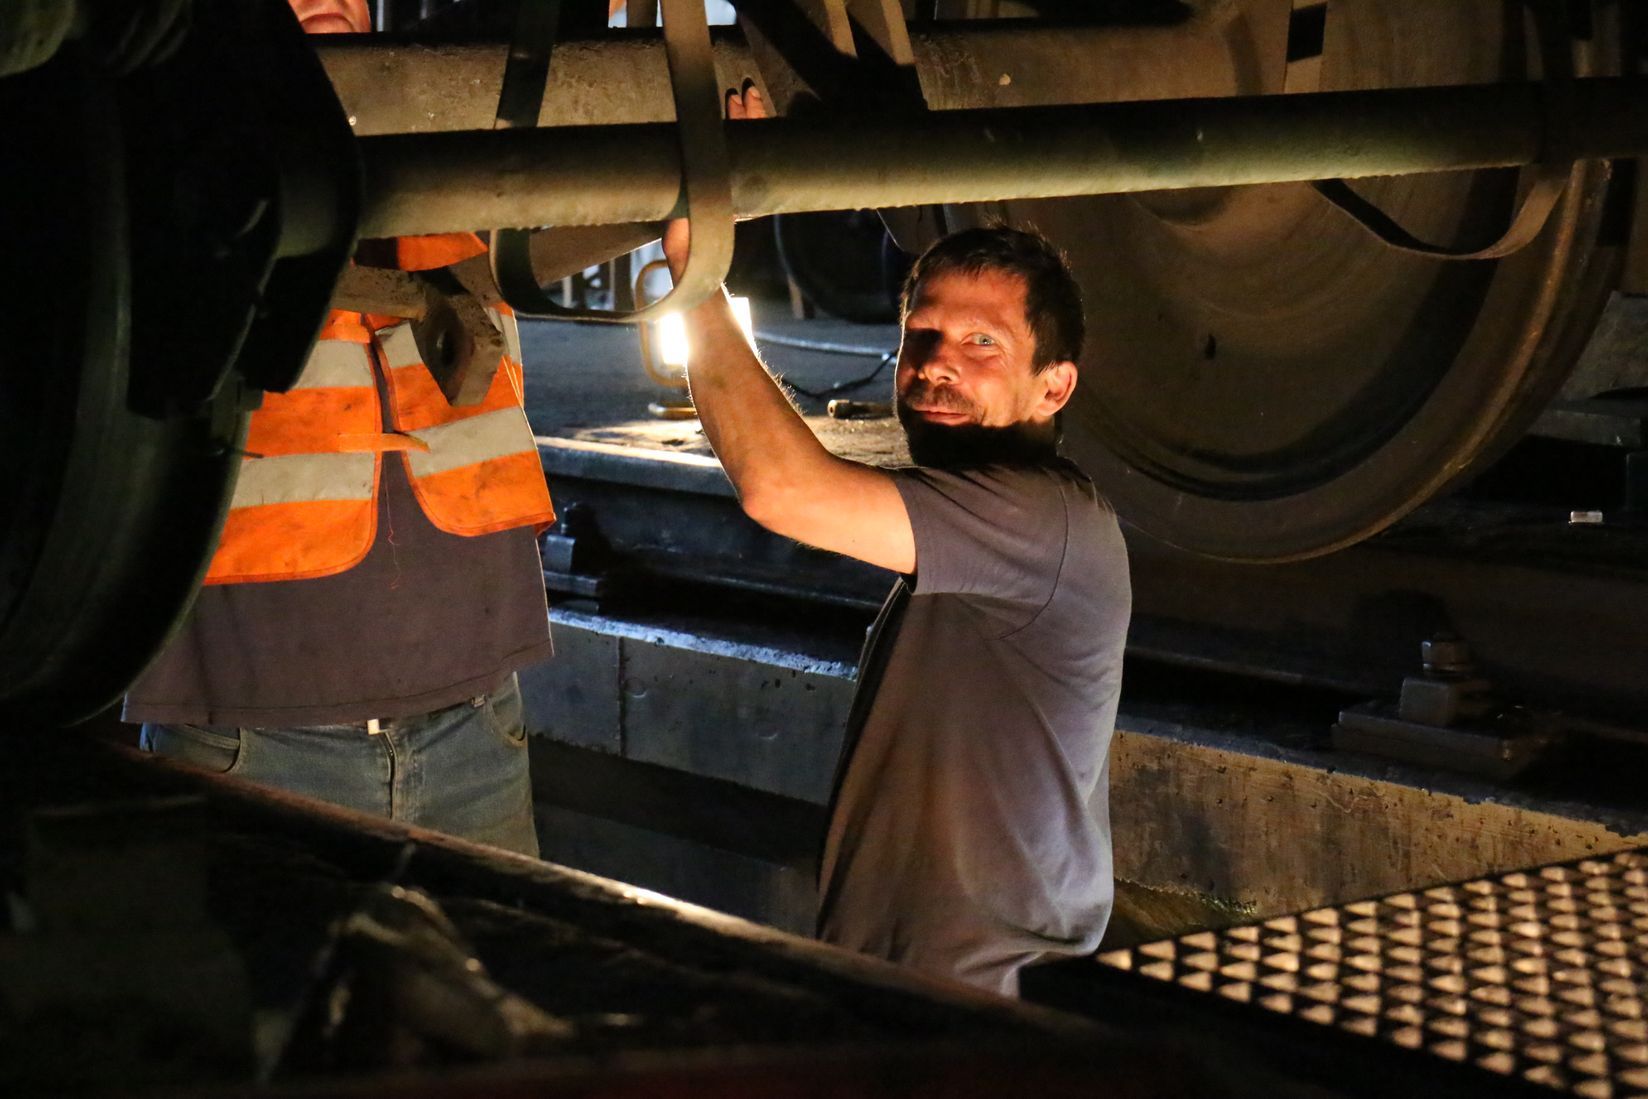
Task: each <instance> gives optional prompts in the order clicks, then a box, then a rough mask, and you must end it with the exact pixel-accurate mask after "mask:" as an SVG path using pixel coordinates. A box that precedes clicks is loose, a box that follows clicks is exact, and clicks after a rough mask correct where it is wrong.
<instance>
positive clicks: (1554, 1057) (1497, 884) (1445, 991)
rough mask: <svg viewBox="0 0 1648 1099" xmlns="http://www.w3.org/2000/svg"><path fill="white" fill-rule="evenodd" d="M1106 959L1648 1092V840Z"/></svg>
mask: <svg viewBox="0 0 1648 1099" xmlns="http://www.w3.org/2000/svg"><path fill="white" fill-rule="evenodd" d="M1098 960H1099V961H1100V962H1101V963H1103V964H1105V965H1109V966H1112V967H1115V968H1117V969H1121V970H1127V971H1131V972H1135V973H1138V974H1140V975H1141V976H1144V977H1148V978H1154V979H1156V980H1160V981H1164V982H1171V983H1173V984H1175V985H1178V986H1180V987H1182V988H1185V989H1189V990H1192V991H1199V992H1205V993H1209V994H1211V995H1216V996H1222V997H1225V998H1227V999H1230V1000H1233V1001H1237V1002H1240V1003H1251V1004H1253V1005H1255V1006H1257V1007H1259V1008H1262V1009H1264V1010H1267V1011H1273V1012H1277V1013H1280V1014H1283V1015H1289V1016H1293V1017H1296V1018H1299V1019H1303V1020H1306V1021H1308V1022H1311V1023H1317V1024H1320V1025H1322V1026H1331V1027H1339V1028H1341V1029H1343V1030H1346V1031H1349V1032H1351V1033H1353V1034H1359V1035H1363V1036H1366V1037H1369V1038H1374V1039H1377V1040H1381V1041H1386V1042H1392V1043H1395V1044H1396V1045H1399V1046H1403V1047H1406V1048H1408V1049H1416V1050H1423V1051H1426V1052H1428V1053H1430V1054H1433V1055H1435V1056H1437V1057H1443V1058H1447V1059H1449V1060H1452V1061H1459V1062H1466V1063H1469V1064H1473V1065H1476V1066H1478V1067H1479V1068H1481V1069H1483V1070H1486V1071H1488V1072H1491V1073H1499V1074H1502V1075H1505V1076H1513V1077H1520V1078H1522V1079H1524V1080H1527V1081H1529V1082H1531V1083H1535V1084H1543V1085H1547V1086H1549V1087H1553V1088H1559V1089H1563V1090H1566V1091H1570V1092H1572V1093H1573V1094H1575V1095H1580V1096H1585V1097H1587V1099H1624V1097H1627V1096H1644V1097H1648V1018H1645V1010H1648V986H1645V982H1648V849H1645V850H1639V851H1631V852H1625V853H1622V854H1618V855H1613V856H1610V857H1607V858H1597V859H1586V860H1584V861H1581V862H1576V863H1568V864H1564V865H1559V866H1548V867H1545V868H1543V869H1539V870H1529V871H1526V872H1521V873H1514V874H1505V875H1502V876H1500V877H1496V878H1484V879H1482V880H1479V881H1471V882H1465V883H1463V884H1460V885H1447V886H1440V887H1438V888H1435V889H1426V890H1424V891H1421V892H1414V893H1398V894H1395V895H1393V896H1389V897H1384V898H1382V899H1379V900H1370V901H1359V902H1357V903H1355V904H1347V905H1340V906H1337V907H1333V908H1318V909H1315V910H1312V911H1310V912H1304V913H1301V914H1299V915H1296V916H1283V917H1280V918H1277V919H1273V920H1267V921H1265V922H1264V923H1260V924H1254V925H1249V926H1246V927H1235V928H1230V929H1228V930H1225V931H1219V932H1212V931H1205V932H1200V933H1198V934H1194V935H1186V936H1183V937H1182V938H1178V939H1168V940H1164V941H1162V942H1156V943H1147V944H1145V945H1142V946H1138V947H1133V948H1130V949H1128V950H1119V951H1114V952H1111V953H1107V954H1101V955H1100V956H1099V958H1098Z"/></svg>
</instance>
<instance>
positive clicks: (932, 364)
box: [916, 340, 956, 382]
mask: <svg viewBox="0 0 1648 1099" xmlns="http://www.w3.org/2000/svg"><path fill="white" fill-rule="evenodd" d="M955 364H956V352H955V348H953V347H951V346H950V344H949V342H948V341H947V340H935V341H934V342H933V344H932V346H930V347H928V348H927V353H926V354H925V355H923V356H921V359H920V361H919V362H917V363H916V374H917V376H918V377H920V378H921V379H923V380H924V381H928V382H953V381H955V380H956V365H955Z"/></svg>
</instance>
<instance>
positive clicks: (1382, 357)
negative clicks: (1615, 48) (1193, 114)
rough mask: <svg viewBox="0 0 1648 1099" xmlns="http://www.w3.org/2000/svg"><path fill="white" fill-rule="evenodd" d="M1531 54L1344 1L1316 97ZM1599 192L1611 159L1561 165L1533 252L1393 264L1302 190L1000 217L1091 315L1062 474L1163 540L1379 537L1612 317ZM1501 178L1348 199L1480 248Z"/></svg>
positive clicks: (1471, 460) (1278, 550)
mask: <svg viewBox="0 0 1648 1099" xmlns="http://www.w3.org/2000/svg"><path fill="white" fill-rule="evenodd" d="M1494 26H1497V27H1498V28H1499V31H1498V33H1497V34H1494V33H1487V32H1484V30H1483V29H1482V28H1484V27H1494ZM1607 29H1608V28H1606V27H1604V26H1600V25H1599V26H1598V27H1596V28H1595V30H1596V33H1595V35H1594V36H1593V39H1592V42H1591V47H1592V54H1593V56H1602V55H1603V54H1602V47H1603V45H1604V44H1605V43H1606V42H1608V41H1610V39H1609V38H1608V37H1607V35H1606V33H1605V32H1606V31H1607ZM1530 37H1531V36H1530V35H1529V34H1528V33H1526V32H1524V30H1523V28H1522V27H1521V25H1520V16H1518V17H1517V20H1515V21H1509V22H1508V21H1507V17H1506V16H1505V14H1504V6H1502V5H1501V4H1499V3H1494V2H1490V0H1480V2H1476V3H1460V4H1450V5H1415V4H1406V5H1401V4H1378V5H1375V4H1366V5H1359V6H1358V5H1351V4H1339V5H1335V6H1334V7H1333V9H1332V14H1331V15H1330V18H1329V29H1328V35H1327V39H1326V42H1325V48H1324V50H1323V55H1322V62H1321V65H1322V68H1321V85H1322V87H1323V89H1324V90H1336V89H1346V88H1354V87H1363V88H1366V87H1397V86H1419V85H1424V84H1452V83H1478V82H1492V81H1496V80H1510V79H1521V78H1524V77H1526V76H1528V75H1530V74H1534V75H1537V69H1538V64H1537V62H1536V61H1532V60H1530V54H1533V53H1535V52H1536V51H1537V43H1536V42H1534V41H1531V40H1530ZM1577 64H1578V66H1579V68H1580V71H1581V72H1582V73H1583V72H1586V71H1588V70H1590V69H1594V68H1596V67H1598V66H1596V65H1595V62H1594V61H1593V60H1592V59H1591V58H1590V57H1582V58H1581V59H1580V60H1579V62H1578V63H1577ZM1273 78H1274V70H1273ZM1243 90H1245V91H1260V90H1266V91H1274V90H1277V89H1275V88H1274V87H1271V88H1264V87H1259V88H1255V87H1252V86H1249V87H1246V88H1244V89H1243ZM1608 182H1609V177H1608V172H1607V169H1606V166H1605V165H1598V164H1582V165H1578V166H1576V167H1575V169H1574V171H1573V173H1572V175H1571V178H1570V183H1569V187H1568V190H1567V193H1566V194H1565V196H1564V198H1563V200H1562V202H1561V204H1560V205H1559V208H1558V209H1557V211H1556V212H1555V213H1553V215H1552V217H1551V219H1550V222H1549V224H1547V226H1546V228H1545V230H1544V232H1543V233H1542V234H1541V235H1540V237H1539V239H1538V240H1537V241H1536V242H1535V243H1534V244H1532V245H1530V246H1529V247H1528V248H1526V249H1524V250H1523V251H1521V252H1519V253H1517V254H1516V255H1514V256H1511V257H1509V258H1507V259H1505V260H1501V261H1497V262H1472V263H1442V262H1437V261H1434V260H1430V259H1426V258H1422V257H1417V256H1413V255H1409V254H1407V253H1400V252H1396V251H1394V250H1391V249H1389V248H1386V247H1385V246H1383V245H1381V244H1379V243H1378V242H1377V241H1375V240H1374V239H1373V238H1372V237H1371V236H1370V235H1368V234H1367V233H1366V232H1365V231H1363V230H1362V229H1361V228H1359V227H1358V226H1356V225H1354V224H1353V223H1351V222H1350V221H1349V220H1348V219H1347V218H1345V217H1344V216H1343V215H1342V214H1340V213H1339V212H1338V211H1336V210H1333V209H1331V208H1329V207H1328V206H1327V205H1326V204H1325V203H1324V202H1322V201H1321V200H1320V199H1319V198H1318V197H1317V196H1315V195H1314V194H1313V193H1312V192H1311V190H1310V189H1309V188H1308V187H1306V186H1304V185H1276V186H1266V187H1251V188H1241V189H1232V190H1228V191H1222V192H1189V193H1181V194H1163V195H1147V196H1139V197H1137V198H1133V197H1126V196H1112V197H1106V198H1096V199H1064V200H1055V201H1038V202H1013V203H1008V204H1006V207H1005V213H1006V215H1007V217H1008V218H1009V219H1010V220H1011V221H1013V222H1015V223H1019V224H1030V225H1034V226H1036V227H1037V228H1040V229H1041V230H1042V231H1044V232H1046V233H1048V235H1049V236H1050V237H1052V238H1053V239H1054V240H1055V241H1056V242H1058V243H1060V244H1061V245H1063V246H1065V247H1066V248H1067V249H1069V251H1070V253H1071V260H1072V266H1073V268H1074V269H1075V272H1076V275H1077V278H1078V279H1079V280H1080V282H1081V284H1082V286H1083V290H1084V294H1085V296H1086V298H1087V322H1088V341H1089V344H1088V349H1087V351H1086V353H1085V354H1084V357H1083V362H1082V381H1081V385H1080V387H1079V388H1078V392H1077V396H1076V399H1075V400H1074V401H1073V402H1072V405H1071V407H1070V409H1069V411H1068V414H1067V417H1066V428H1065V429H1066V436H1067V444H1068V449H1069V451H1070V453H1071V455H1072V456H1073V457H1074V458H1076V460H1077V461H1078V462H1080V463H1081V464H1082V465H1083V466H1084V467H1086V468H1087V469H1088V470H1089V472H1091V473H1092V474H1094V475H1095V477H1097V478H1098V479H1099V480H1100V482H1101V484H1102V486H1103V488H1104V490H1105V491H1106V492H1107V493H1109V494H1110V496H1111V497H1112V499H1113V501H1114V502H1115V503H1116V505H1117V507H1118V510H1119V511H1120V512H1121V513H1122V514H1123V515H1124V516H1125V517H1126V518H1127V519H1128V520H1129V521H1130V522H1131V523H1133V524H1134V525H1136V526H1138V527H1139V528H1141V529H1143V530H1144V531H1146V532H1147V533H1149V534H1151V535H1153V536H1155V537H1158V538H1160V539H1162V540H1165V541H1167V542H1169V543H1172V544H1174V545H1177V546H1180V547H1182V548H1185V549H1189V550H1193V551H1196V552H1199V553H1204V554H1208V555H1211V556H1216V557H1222V558H1228V559H1236V560H1254V561H1262V560H1288V559H1296V558H1301V557H1309V556H1313V555H1317V554H1321V553H1325V552H1329V551H1331V550H1333V549H1336V548H1339V547H1342V546H1345V545H1348V544H1350V543H1353V542H1355V541H1358V540H1360V539H1362V538H1365V537H1367V536H1369V535H1370V534H1373V533H1375V532H1376V531H1378V530H1380V529H1382V528H1383V527H1385V526H1387V525H1389V524H1390V523H1391V522H1394V521H1395V520H1396V519H1397V518H1399V517H1400V516H1401V515H1403V514H1405V513H1406V512H1408V511H1409V510H1411V509H1412V508H1414V507H1416V506H1418V505H1419V504H1420V503H1422V502H1423V501H1424V500H1425V499H1427V498H1429V497H1430V496H1431V495H1433V494H1435V493H1436V492H1437V491H1439V490H1440V489H1441V488H1442V487H1443V486H1444V485H1446V484H1447V483H1448V482H1450V481H1452V480H1454V479H1456V478H1457V477H1459V476H1461V475H1462V474H1463V473H1465V472H1468V471H1469V470H1470V469H1472V468H1476V467H1477V466H1479V464H1480V463H1481V462H1482V461H1483V460H1485V459H1486V458H1488V457H1490V456H1492V455H1493V454H1495V453H1497V452H1498V450H1499V449H1500V448H1502V447H1503V446H1504V445H1507V441H1508V440H1511V439H1514V438H1515V437H1516V436H1518V435H1519V434H1520V432H1521V431H1522V429H1523V428H1524V427H1526V425H1527V422H1528V421H1529V419H1530V418H1531V417H1532V416H1534V415H1535V414H1537V412H1538V410H1539V408H1540V407H1542V405H1543V403H1544V400H1545V399H1547V398H1549V396H1551V395H1552V394H1553V393H1554V392H1555V390H1556V389H1557V387H1559V386H1560V384H1561V382H1562V380H1563V378H1564V377H1565V376H1566V375H1567V373H1568V372H1569V370H1570V369H1571V366H1572V363H1573V360H1574V357H1575V352H1576V350H1577V349H1576V348H1575V347H1574V333H1575V332H1586V331H1588V330H1589V326H1590V324H1591V323H1593V322H1594V320H1595V316H1596V313H1597V311H1598V310H1599V309H1600V307H1601V304H1602V301H1603V300H1604V298H1605V295H1606V290H1607V279H1606V273H1607V272H1606V270H1605V268H1606V267H1607V262H1606V261H1607V259H1608V257H1607V256H1606V255H1602V254H1599V253H1598V251H1597V248H1596V236H1597V230H1598V226H1599V223H1600V218H1601V212H1602V203H1603V198H1604V196H1605V194H1606V190H1607V186H1608ZM1517 184H1518V180H1517V176H1516V174H1515V173H1510V172H1474V173H1455V174H1450V175H1447V176H1428V177H1405V178H1399V179H1391V180H1375V181H1363V182H1361V183H1358V184H1357V186H1358V188H1359V189H1360V190H1361V191H1362V192H1363V193H1364V194H1366V195H1367V196H1369V197H1370V198H1372V199H1373V200H1374V201H1376V202H1377V203H1379V204H1380V205H1381V206H1382V207H1383V208H1384V209H1386V210H1387V211H1388V212H1390V213H1391V214H1392V215H1393V216H1395V217H1396V219H1397V220H1398V221H1399V222H1401V223H1403V224H1404V225H1406V226H1407V227H1409V228H1410V229H1411V230H1413V231H1414V232H1415V233H1416V234H1417V235H1419V236H1421V237H1422V238H1426V239H1432V240H1439V241H1452V240H1472V241H1474V240H1484V239H1487V238H1489V237H1491V236H1492V235H1493V234H1494V232H1495V231H1496V229H1497V228H1498V227H1502V226H1503V225H1504V224H1506V223H1507V220H1508V218H1509V216H1510V212H1511V210H1512V209H1513V207H1514V205H1515V203H1516V200H1517Z"/></svg>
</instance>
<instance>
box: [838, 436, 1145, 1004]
mask: <svg viewBox="0 0 1648 1099" xmlns="http://www.w3.org/2000/svg"><path fill="white" fill-rule="evenodd" d="M895 476H896V478H897V483H898V489H899V492H900V494H901V495H902V496H903V498H904V504H905V507H906V509H907V510H908V512H909V516H910V524H911V527H912V528H913V530H914V533H915V546H916V573H915V575H914V578H913V582H911V583H909V584H906V582H905V581H902V580H901V581H900V582H899V584H898V585H897V586H896V587H895V589H894V592H893V595H892V596H891V597H890V598H889V601H888V605H887V607H886V608H884V610H883V615H882V619H881V620H879V621H878V623H877V626H876V628H875V629H874V630H873V632H872V637H871V640H870V643H869V645H868V646H867V647H866V655H865V659H864V661H863V662H862V663H861V666H860V670H859V687H858V697H857V699H856V700H855V702H854V706H853V717H852V718H851V719H850V720H849V728H848V749H847V750H848V752H849V755H848V757H847V759H846V764H845V767H844V769H843V771H842V773H841V776H840V780H839V782H838V787H837V791H836V797H835V800H834V806H833V811H832V814H831V819H830V828H829V834H828V837H827V839H826V842H825V850H824V861H823V865H822V867H821V871H820V890H821V907H820V912H819V934H820V937H822V938H823V939H825V940H826V941H829V942H833V943H836V944H838V945H842V946H846V947H849V948H851V949H854V950H858V951H862V952H865V953H869V954H873V955H877V956H879V957H883V958H887V959H890V960H892V961H896V962H900V963H903V964H906V965H910V966H913V967H916V968H918V969H923V970H927V971H929V972H934V973H938V974H941V975H945V976H949V977H952V978H956V979H959V980H963V981H967V982H969V983H972V984H976V985H980V986H982V987H985V988H990V989H993V990H996V991H999V992H1003V993H1006V994H1008V995H1014V994H1016V993H1017V991H1018V970H1019V968H1020V967H1021V966H1023V965H1024V964H1026V963H1027V962H1031V961H1034V960H1036V959H1037V958H1039V957H1042V956H1044V955H1047V954H1074V953H1085V952H1088V951H1091V950H1093V949H1094V948H1096V947H1097V945H1098V942H1099V939H1100V937H1101V936H1102V935H1103V933H1104V928H1105V924H1106V922H1107V921H1108V920H1109V917H1110V907H1111V900H1112V896H1113V889H1114V887H1113V883H1112V872H1111V854H1110V817H1109V791H1108V785H1109V781H1108V780H1109V749H1110V738H1111V734H1112V732H1113V731H1114V728H1115V721H1116V700H1117V697H1118V695H1119V693H1120V690H1121V672H1122V650H1123V645H1124V642H1125V640H1126V634H1127V622H1128V616H1129V614H1130V612H1131V609H1132V594H1131V587H1130V585H1129V580H1128V569H1127V551H1126V548H1125V546H1124V545H1123V543H1122V537H1121V532H1120V530H1119V528H1118V526H1117V523H1116V517H1115V513H1114V512H1113V511H1112V510H1111V508H1110V507H1109V505H1108V504H1107V503H1106V502H1105V501H1104V500H1103V499H1102V498H1100V496H1099V495H1098V493H1097V491H1096V490H1095V489H1094V487H1093V484H1092V482H1091V481H1089V480H1088V479H1087V478H1086V477H1085V476H1083V475H1082V474H1081V472H1080V471H1079V470H1077V469H1076V467H1074V466H1073V465H1070V464H1068V463H1059V464H1057V465H1054V466H1047V467H1001V466H996V467H987V468H983V469H978V470H968V471H942V470H935V469H926V468H922V469H912V470H899V471H897V472H896V474H895Z"/></svg>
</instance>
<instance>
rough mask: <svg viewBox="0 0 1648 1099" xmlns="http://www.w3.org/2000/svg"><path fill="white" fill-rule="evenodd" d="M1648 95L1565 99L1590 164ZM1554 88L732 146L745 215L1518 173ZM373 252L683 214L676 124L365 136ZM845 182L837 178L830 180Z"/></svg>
mask: <svg viewBox="0 0 1648 1099" xmlns="http://www.w3.org/2000/svg"><path fill="white" fill-rule="evenodd" d="M1645 89H1648V79H1645V78H1640V77H1598V78H1594V79H1586V80H1576V81H1574V82H1573V83H1572V84H1571V85H1570V86H1569V87H1568V88H1567V89H1566V94H1565V97H1564V108H1565V109H1564V111H1563V113H1562V121H1561V123H1560V124H1561V125H1562V126H1564V127H1565V130H1566V134H1567V138H1568V141H1569V144H1568V146H1567V149H1568V150H1569V151H1570V152H1571V153H1572V155H1573V156H1575V157H1577V158H1579V159H1582V160H1583V159H1594V158H1607V157H1618V156H1631V155H1636V154H1638V153H1640V152H1643V151H1648V118H1645V117H1644V115H1643V112H1640V111H1637V110H1635V104H1636V103H1638V102H1640V101H1641V98H1642V97H1643V95H1644V94H1648V91H1645ZM1553 109H1554V108H1553V106H1552V104H1551V103H1549V102H1548V101H1547V96H1546V94H1545V92H1544V91H1543V89H1542V88H1541V86H1540V85H1538V84H1505V85H1480V86H1469V87H1466V86H1461V87H1450V88H1398V89H1390V90H1384V91H1349V92H1320V93H1312V94H1302V95H1288V96H1246V97H1232V98H1210V99H1194V100H1152V101H1148V102H1139V103H1111V104H1097V105H1090V106H1081V107H1027V108H1017V109H1011V110H980V111H942V112H934V113H932V114H930V115H923V116H920V117H919V118H909V117H875V118H855V119H852V120H850V121H843V120H805V121H804V120H800V119H794V118H784V119H769V120H765V121H761V122H752V123H746V124H739V125H732V126H729V127H728V128H727V130H728V132H727V144H728V152H729V157H730V162H731V173H732V188H733V206H734V211H735V213H737V214H738V215H739V216H743V217H754V216H760V215H763V214H773V213H793V212H804V211H808V210H837V209H857V208H860V207H865V206H877V207H879V206H909V205H918V204H922V203H931V202H963V203H980V202H994V201H999V200H1002V199H1009V198H1038V197H1054V196H1061V195H1096V194H1123V193H1132V192H1140V191H1162V190H1181V189H1194V188H1201V187H1229V186H1237V185H1241V184H1251V183H1275V182H1288V181H1298V180H1311V179H1326V178H1359V177H1364V176H1377V175H1404V174H1410V173H1430V172H1444V171H1454V170H1459V169H1466V168H1493V167H1514V166H1518V165H1524V164H1529V163H1533V162H1534V161H1536V160H1538V159H1539V157H1540V156H1542V155H1543V152H1544V134H1545V132H1546V127H1547V125H1548V122H1549V119H1550V112H1551V110H1553ZM360 151H361V157H362V163H363V168H364V172H365V179H366V187H365V191H366V196H367V197H366V201H365V208H364V213H363V217H362V226H361V231H362V233H363V235H366V236H397V235H402V234H408V233H433V232H446V231H450V230H457V229H474V228H484V227H487V226H496V225H591V224H602V223H612V222H637V221H642V222H645V221H658V220H661V219H663V218H666V217H669V216H672V215H676V214H679V213H680V212H681V208H680V199H681V196H680V187H681V168H680V159H679V150H678V149H677V148H676V138H675V132H674V128H673V126H670V125H665V124H658V123H653V124H641V125H626V126H566V127H554V128H548V129H538V130H505V131H493V132H465V133H456V134H400V135H388V136H382V137H374V138H365V139H363V140H362V141H361V142H360ZM825 165H827V166H828V170H827V171H825V170H821V169H822V167H823V166H825Z"/></svg>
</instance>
